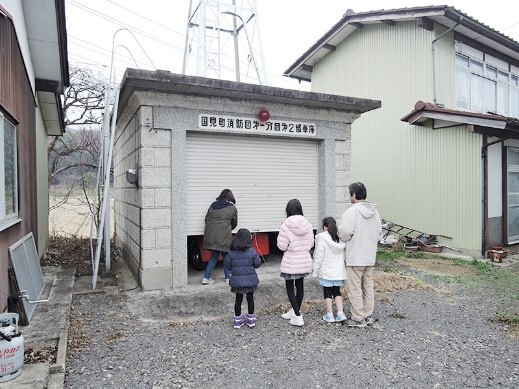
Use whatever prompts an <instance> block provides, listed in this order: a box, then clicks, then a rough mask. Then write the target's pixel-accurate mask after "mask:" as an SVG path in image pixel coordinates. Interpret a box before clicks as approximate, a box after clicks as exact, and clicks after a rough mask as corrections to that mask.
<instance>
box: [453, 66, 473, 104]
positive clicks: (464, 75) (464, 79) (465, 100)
mask: <svg viewBox="0 0 519 389" xmlns="http://www.w3.org/2000/svg"><path fill="white" fill-rule="evenodd" d="M456 75H457V82H456V100H457V104H458V108H461V109H470V72H468V71H463V70H461V69H458V71H457V72H456Z"/></svg>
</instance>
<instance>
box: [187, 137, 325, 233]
mask: <svg viewBox="0 0 519 389" xmlns="http://www.w3.org/2000/svg"><path fill="white" fill-rule="evenodd" d="M186 165H187V166H186V169H187V174H186V175H187V177H186V192H187V231H188V235H202V234H203V233H204V218H205V215H206V212H207V209H208V208H209V206H210V205H211V203H212V202H213V201H214V200H215V199H216V197H217V196H218V195H219V194H220V192H221V190H222V189H230V190H232V192H233V193H234V196H235V197H236V207H237V208H238V227H237V228H236V230H237V229H239V228H248V229H250V230H255V231H256V230H257V231H262V232H268V231H278V230H279V226H280V224H281V222H282V221H283V220H284V219H285V217H286V216H285V207H286V204H287V202H288V200H290V199H293V198H297V199H299V200H300V201H301V204H302V206H303V213H304V214H305V216H306V217H307V218H308V220H309V221H310V223H312V227H313V228H314V229H316V228H317V227H318V221H317V214H318V204H317V201H318V196H317V178H318V177H317V142H316V141H315V140H301V139H286V138H274V137H252V136H236V135H222V134H188V136H187V152H186ZM236 230H235V231H236Z"/></svg>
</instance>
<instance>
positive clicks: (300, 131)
mask: <svg viewBox="0 0 519 389" xmlns="http://www.w3.org/2000/svg"><path fill="white" fill-rule="evenodd" d="M198 128H200V129H204V130H218V131H231V132H240V133H249V134H250V133H253V134H254V133H258V134H263V135H291V136H301V137H314V136H315V123H304V122H291V121H286V120H268V121H266V122H260V121H259V120H258V119H251V118H244V117H231V116H220V115H209V114H200V115H198Z"/></svg>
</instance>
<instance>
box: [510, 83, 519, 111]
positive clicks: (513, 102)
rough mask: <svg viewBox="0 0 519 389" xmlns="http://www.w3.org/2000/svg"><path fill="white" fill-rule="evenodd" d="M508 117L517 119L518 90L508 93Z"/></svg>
mask: <svg viewBox="0 0 519 389" xmlns="http://www.w3.org/2000/svg"><path fill="white" fill-rule="evenodd" d="M510 116H512V117H514V118H519V88H512V90H511V91H510Z"/></svg>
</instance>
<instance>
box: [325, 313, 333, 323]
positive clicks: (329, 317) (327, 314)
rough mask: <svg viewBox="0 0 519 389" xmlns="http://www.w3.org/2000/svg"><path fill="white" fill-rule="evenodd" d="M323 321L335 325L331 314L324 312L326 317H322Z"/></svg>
mask: <svg viewBox="0 0 519 389" xmlns="http://www.w3.org/2000/svg"><path fill="white" fill-rule="evenodd" d="M323 320H324V321H325V322H328V323H335V318H334V317H333V313H330V312H326V315H324V316H323Z"/></svg>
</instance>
